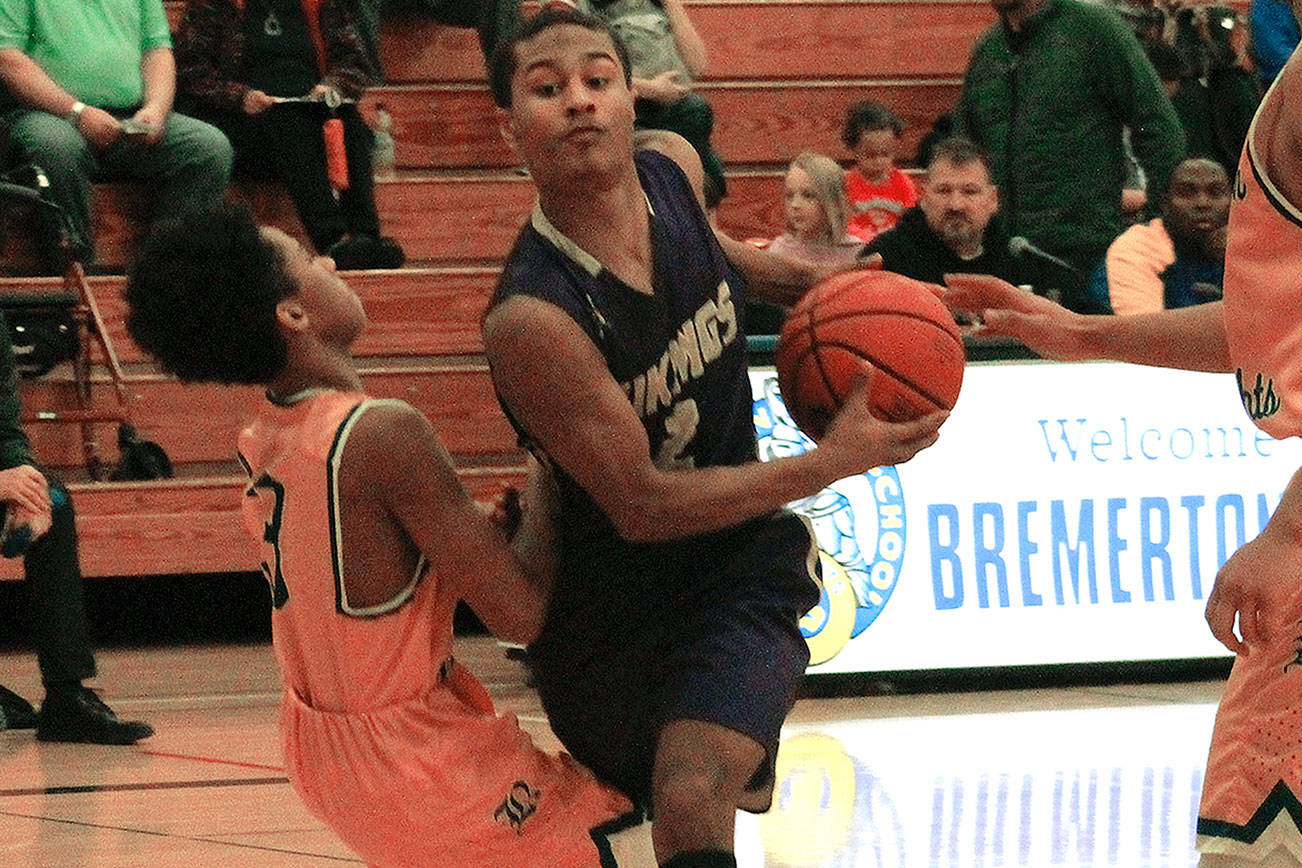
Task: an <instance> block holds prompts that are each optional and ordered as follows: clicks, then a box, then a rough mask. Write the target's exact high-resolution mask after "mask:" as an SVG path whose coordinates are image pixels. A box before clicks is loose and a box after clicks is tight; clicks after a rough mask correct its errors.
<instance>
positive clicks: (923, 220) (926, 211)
mask: <svg viewBox="0 0 1302 868" xmlns="http://www.w3.org/2000/svg"><path fill="white" fill-rule="evenodd" d="M998 210H999V190H998V188H997V187H995V185H994V182H993V181H992V180H991V178H990V158H989V157H988V156H987V155H986V153H985V152H984V151H982V150H981V148H979V147H977V146H976V145H975V144H973V143H972V142H971V141H970V140H968V139H965V138H962V137H957V136H956V137H953V138H948V139H944V140H942V141H941V142H939V143H937V144H936V146H935V147H934V148H933V149H932V152H931V162H930V163H929V164H928V166H927V179H926V181H925V182H924V183H923V184H922V189H921V194H920V195H919V197H918V205H917V207H914V208H911V209H909V210H908V211H906V212H904V216H903V217H902V218H900V223H899V225H898V226H896V227H895V228H894V229H891V230H889V231H887V232H883V233H882V234H881V235H878V236H877V237H876V238H874V239H873V240H872V241H871V242H870V243H869V244H868V246H867V247H865V248H864V250H863V252H862V253H861V254H860V256H861V257H863V256H868V255H870V254H872V253H879V254H881V257H882V268H884V269H886V270H887V271H894V272H895V273H897V274H903V275H904V276H905V277H912V278H914V279H915V280H924V281H926V282H928V283H943V282H944V276H945V275H946V274H956V273H964V274H993V275H995V276H996V277H998V278H1001V279H1002V280H1006V281H1008V282H1009V283H1011V284H1014V285H1016V286H1025V285H1030V286H1033V287H1035V288H1036V289H1037V290H1038V291H1040V292H1041V294H1044V293H1045V292H1047V291H1048V290H1049V289H1050V287H1051V286H1052V285H1053V284H1054V283H1055V282H1056V281H1055V279H1054V278H1055V271H1056V270H1057V267H1056V266H1054V265H1053V264H1052V263H1050V262H1048V261H1047V260H1040V259H1037V258H1036V257H1034V256H1027V255H1025V254H1023V255H1020V256H1015V255H1014V254H1013V253H1011V252H1010V251H1009V245H1008V241H1009V239H1008V235H1007V233H1006V232H1005V231H1004V229H1003V227H1002V226H1001V225H1000V223H999V221H998V220H995V219H994V217H995V214H996V212H998Z"/></svg>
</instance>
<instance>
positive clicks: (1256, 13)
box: [1248, 0, 1302, 91]
mask: <svg viewBox="0 0 1302 868" xmlns="http://www.w3.org/2000/svg"><path fill="white" fill-rule="evenodd" d="M1248 30H1249V32H1250V33H1251V34H1252V59H1253V61H1254V62H1255V63H1256V66H1257V79H1258V81H1259V82H1260V83H1261V89H1262V90H1263V91H1264V90H1265V89H1266V88H1268V87H1270V86H1271V85H1272V84H1273V83H1274V81H1275V76H1277V75H1279V71H1280V70H1281V69H1283V68H1284V61H1286V60H1288V58H1289V56H1290V55H1291V54H1292V53H1293V49H1295V48H1297V45H1298V41H1299V40H1300V39H1302V36H1300V35H1299V31H1298V23H1297V18H1296V17H1294V15H1293V7H1292V5H1291V4H1290V3H1289V0H1252V5H1251V6H1249V7H1248Z"/></svg>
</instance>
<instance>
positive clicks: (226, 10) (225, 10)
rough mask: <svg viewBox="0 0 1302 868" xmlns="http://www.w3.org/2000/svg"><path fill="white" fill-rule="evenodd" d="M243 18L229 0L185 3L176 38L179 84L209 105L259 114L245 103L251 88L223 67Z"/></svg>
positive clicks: (202, 0)
mask: <svg viewBox="0 0 1302 868" xmlns="http://www.w3.org/2000/svg"><path fill="white" fill-rule="evenodd" d="M239 20H240V18H239V12H238V11H237V10H236V8H235V6H234V5H233V4H231V3H230V2H229V0H189V2H187V3H186V4H185V11H184V12H183V13H182V15H181V23H180V25H179V26H178V27H177V31H176V40H175V43H176V44H175V51H176V82H177V88H178V89H179V90H180V91H181V93H183V94H185V95H186V96H188V97H190V98H191V99H193V100H196V101H197V102H199V103H201V104H202V105H204V106H206V107H208V108H213V109H218V110H220V111H225V112H231V113H236V112H240V111H244V112H246V113H249V114H255V113H256V112H250V111H249V106H247V105H246V104H245V94H246V93H247V92H249V88H248V87H246V86H245V85H244V84H242V83H241V82H238V81H236V80H234V79H233V78H229V77H227V76H226V75H225V74H224V73H223V71H222V69H221V58H223V57H226V56H228V54H229V52H230V42H231V39H232V38H233V36H234V34H235V28H236V27H237V26H238V22H239ZM263 96H265V94H263Z"/></svg>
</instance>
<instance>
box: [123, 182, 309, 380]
mask: <svg viewBox="0 0 1302 868" xmlns="http://www.w3.org/2000/svg"><path fill="white" fill-rule="evenodd" d="M297 291H298V288H297V286H296V285H295V283H294V281H293V280H292V279H291V278H290V276H289V275H288V274H287V273H286V271H285V264H284V260H283V257H282V255H281V252H280V251H279V250H277V249H276V247H275V246H274V245H273V244H271V242H269V241H267V240H266V239H265V238H264V237H263V236H262V234H261V232H260V231H259V229H258V224H257V222H256V221H255V220H254V219H253V215H252V213H251V212H250V211H249V209H248V207H247V206H245V205H242V204H238V203H234V202H219V203H217V204H215V205H213V206H210V207H207V208H202V209H196V210H193V211H189V212H187V213H186V214H184V215H182V216H181V217H178V218H175V219H172V220H168V221H165V222H162V223H160V224H159V225H158V226H157V228H155V230H154V231H153V232H152V233H150V236H149V238H148V239H147V240H146V241H145V243H144V245H143V247H142V248H141V251H140V255H139V256H138V257H137V258H136V261H135V263H134V264H133V265H132V266H131V269H130V271H129V272H128V274H127V285H126V290H125V296H126V301H127V307H128V312H127V331H128V332H129V333H130V334H131V337H132V339H133V340H135V342H136V343H137V344H138V345H139V346H140V347H141V348H142V349H144V350H145V351H146V352H147V353H149V354H150V355H151V356H153V357H154V358H155V359H157V360H158V363H159V364H160V365H161V366H162V367H163V369H164V370H166V371H168V372H170V373H172V374H175V375H176V376H177V377H179V378H181V379H182V380H185V381H187V382H215V383H250V384H263V383H269V382H270V381H271V380H273V379H275V378H276V376H278V375H279V374H280V372H281V371H283V370H284V368H285V365H286V363H287V362H288V358H289V348H288V344H287V343H286V341H285V337H284V335H283V334H281V331H280V328H279V326H278V325H277V322H276V305H277V304H278V303H279V302H280V301H281V300H282V299H284V298H287V297H289V296H292V295H294V294H296V293H297Z"/></svg>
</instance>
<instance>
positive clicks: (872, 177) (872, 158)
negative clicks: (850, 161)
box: [841, 100, 918, 241]
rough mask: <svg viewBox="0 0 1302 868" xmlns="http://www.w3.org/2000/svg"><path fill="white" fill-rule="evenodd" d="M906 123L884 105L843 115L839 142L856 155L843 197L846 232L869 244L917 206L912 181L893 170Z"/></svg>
mask: <svg viewBox="0 0 1302 868" xmlns="http://www.w3.org/2000/svg"><path fill="white" fill-rule="evenodd" d="M903 131H904V122H903V121H901V120H900V119H899V117H897V116H896V114H895V113H894V112H893V111H891V110H890V109H889V108H887V107H886V106H884V105H882V104H881V103H879V102H876V101H875V100H865V101H864V102H861V103H859V104H858V105H855V106H853V107H851V108H850V110H849V111H848V112H846V116H845V130H844V131H843V132H842V134H841V141H843V142H845V146H846V147H847V148H849V149H850V152H851V153H852V154H853V155H854V167H853V168H851V169H850V170H848V171H847V172H846V173H845V194H846V198H847V200H848V201H849V205H850V222H849V226H848V227H847V230H848V231H849V233H850V234H851V235H853V236H855V237H856V238H859V239H860V240H863V241H872V240H873V238H875V237H876V236H877V235H880V234H881V233H883V232H885V231H886V230H887V229H892V228H894V226H895V224H896V223H898V222H900V216H901V215H902V214H903V213H904V212H905V211H906V210H908V209H909V208H912V207H913V206H914V205H916V204H917V203H918V189H917V187H916V186H914V183H913V179H912V178H910V177H909V176H908V175H906V174H904V173H903V172H902V171H900V169H899V167H898V166H896V165H895V157H896V154H898V152H899V148H900V133H902V132H903Z"/></svg>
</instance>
